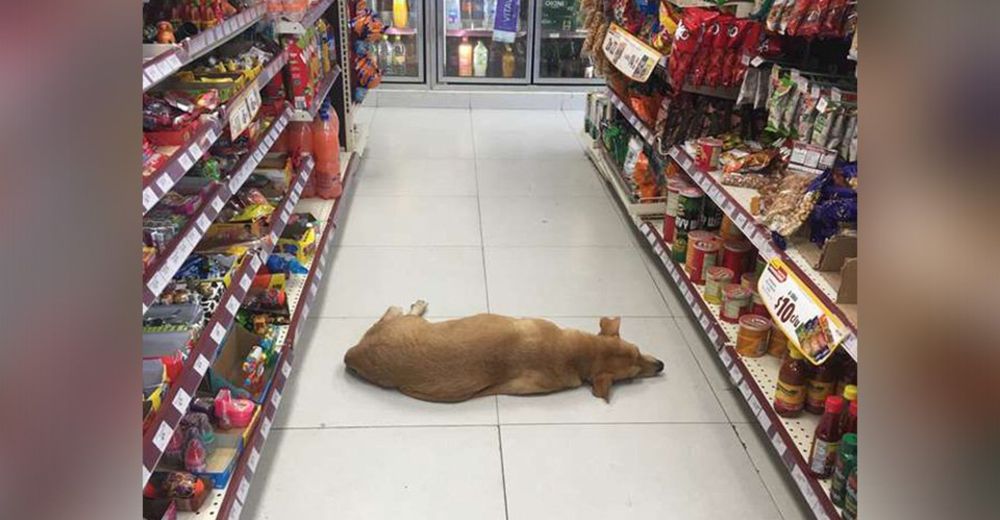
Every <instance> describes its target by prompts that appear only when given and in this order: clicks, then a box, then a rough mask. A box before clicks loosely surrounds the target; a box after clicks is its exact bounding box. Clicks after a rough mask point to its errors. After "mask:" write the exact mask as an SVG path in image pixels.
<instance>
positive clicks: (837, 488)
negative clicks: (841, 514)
mask: <svg viewBox="0 0 1000 520" xmlns="http://www.w3.org/2000/svg"><path fill="white" fill-rule="evenodd" d="M857 465H858V436H857V434H854V433H848V434H845V435H844V438H843V439H841V441H840V453H839V454H837V462H836V463H835V464H834V467H833V480H831V481H830V501H831V502H833V503H834V505H836V506H838V507H844V499H845V498H846V497H847V478H848V477H849V476H850V473H851V472H852V471H854V469H855V468H856V467H857Z"/></svg>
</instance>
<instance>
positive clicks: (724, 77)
mask: <svg viewBox="0 0 1000 520" xmlns="http://www.w3.org/2000/svg"><path fill="white" fill-rule="evenodd" d="M749 24H750V20H745V19H736V18H731V19H730V20H729V23H727V24H726V28H725V30H726V37H725V42H726V48H725V55H724V56H723V57H722V67H721V69H720V70H718V71H710V72H709V74H708V80H707V81H708V84H709V85H710V86H713V87H716V86H719V85H723V86H733V85H729V84H728V83H729V82H730V79H731V78H732V77H733V71H734V70H735V69H736V67H737V66H738V65H739V63H740V56H741V54H740V48H741V46H742V45H743V38H744V35H745V34H746V31H747V28H748V26H749ZM713 72H715V75H713ZM714 76H715V77H714Z"/></svg>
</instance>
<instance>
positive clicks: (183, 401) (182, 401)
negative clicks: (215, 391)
mask: <svg viewBox="0 0 1000 520" xmlns="http://www.w3.org/2000/svg"><path fill="white" fill-rule="evenodd" d="M173 404H174V408H176V409H177V411H178V412H180V413H181V415H184V413H185V412H187V409H188V405H189V404H191V396H190V395H188V393H187V392H185V391H184V389H183V388H178V389H177V393H176V394H175V395H174V401H173Z"/></svg>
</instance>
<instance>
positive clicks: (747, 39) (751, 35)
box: [726, 21, 764, 87]
mask: <svg viewBox="0 0 1000 520" xmlns="http://www.w3.org/2000/svg"><path fill="white" fill-rule="evenodd" d="M763 30H764V27H763V26H762V25H761V23H760V22H756V21H751V22H748V23H747V25H746V28H745V29H744V30H743V41H742V42H741V43H740V58H739V60H738V61H737V62H736V66H735V67H733V70H732V73H733V75H732V76H731V77H730V79H729V83H726V86H727V87H733V86H736V85H739V84H741V83H743V75H744V74H746V72H747V66H748V65H750V60H751V59H752V58H753V57H754V56H756V55H757V48H758V47H759V46H760V35H761V34H762V33H763Z"/></svg>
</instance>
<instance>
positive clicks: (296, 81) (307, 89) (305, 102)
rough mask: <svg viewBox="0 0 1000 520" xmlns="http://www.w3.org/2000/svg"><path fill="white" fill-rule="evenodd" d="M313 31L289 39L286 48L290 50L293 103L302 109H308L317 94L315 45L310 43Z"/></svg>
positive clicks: (290, 81) (289, 79)
mask: <svg viewBox="0 0 1000 520" xmlns="http://www.w3.org/2000/svg"><path fill="white" fill-rule="evenodd" d="M312 34H313V33H311V32H307V33H306V34H305V35H303V36H302V37H301V38H298V39H294V40H293V39H288V40H286V42H285V50H286V51H287V52H288V65H287V66H286V67H285V70H286V71H287V73H286V74H287V78H288V86H289V88H290V90H291V94H292V105H293V106H294V107H295V108H297V109H301V110H305V109H308V108H309V106H310V105H311V104H312V100H313V96H315V95H316V84H315V78H314V77H313V74H312V66H311V61H312V54H313V52H314V50H313V49H314V47H313V46H312V45H310V41H311V40H312Z"/></svg>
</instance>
